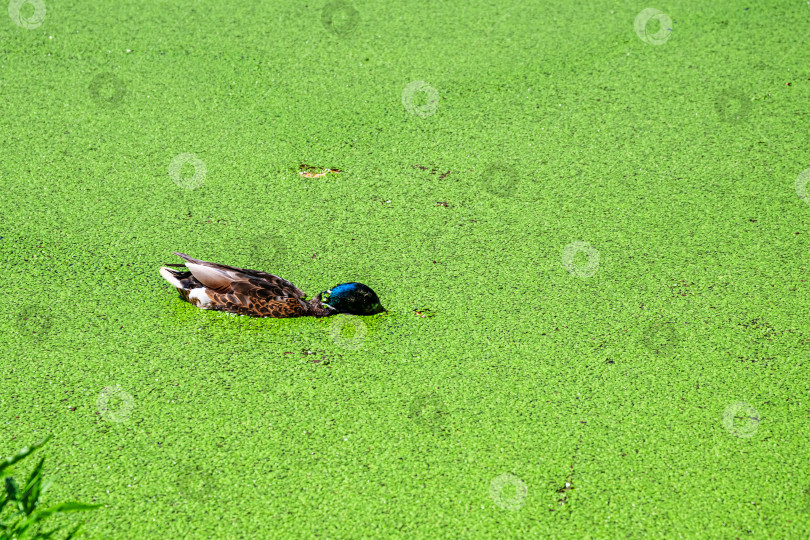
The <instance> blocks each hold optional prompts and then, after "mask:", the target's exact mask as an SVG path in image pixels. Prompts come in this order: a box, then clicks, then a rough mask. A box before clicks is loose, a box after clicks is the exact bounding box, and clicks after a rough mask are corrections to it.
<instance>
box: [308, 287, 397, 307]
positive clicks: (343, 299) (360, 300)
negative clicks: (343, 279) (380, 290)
mask: <svg viewBox="0 0 810 540" xmlns="http://www.w3.org/2000/svg"><path fill="white" fill-rule="evenodd" d="M321 301H322V302H323V303H324V304H328V305H330V306H332V307H333V308H335V309H336V310H338V311H339V312H340V313H349V314H351V315H375V314H377V313H382V312H383V311H386V309H385V308H384V307H382V305H381V304H380V299H379V298H378V297H377V293H375V292H374V291H372V290H371V287H368V286H366V285H363V284H362V283H341V284H340V285H337V286H335V287H332V288H331V289H329V290H328V291H326V292H323V293H321Z"/></svg>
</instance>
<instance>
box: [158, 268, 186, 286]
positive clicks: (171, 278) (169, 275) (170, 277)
mask: <svg viewBox="0 0 810 540" xmlns="http://www.w3.org/2000/svg"><path fill="white" fill-rule="evenodd" d="M175 274H176V270H172V269H171V268H166V267H165V266H161V267H160V275H161V276H163V279H165V280H166V281H168V282H169V283H171V284H172V286H174V287H177V288H178V289H183V288H184V287H183V284H182V283H180V280H179V279H177V277H176V276H175Z"/></svg>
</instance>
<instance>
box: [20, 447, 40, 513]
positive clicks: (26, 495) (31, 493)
mask: <svg viewBox="0 0 810 540" xmlns="http://www.w3.org/2000/svg"><path fill="white" fill-rule="evenodd" d="M44 464H45V457H44V456H43V457H42V459H40V460H39V463H37V466H36V467H34V470H33V471H31V474H30V475H29V476H28V481H27V482H26V483H25V491H24V492H23V495H22V497H21V498H20V500H21V501H22V504H23V508H24V509H25V513H26V514H28V515H31V514H32V513H33V512H34V510H36V508H37V505H38V504H39V501H40V497H41V494H42V489H41V488H42V466H43V465H44Z"/></svg>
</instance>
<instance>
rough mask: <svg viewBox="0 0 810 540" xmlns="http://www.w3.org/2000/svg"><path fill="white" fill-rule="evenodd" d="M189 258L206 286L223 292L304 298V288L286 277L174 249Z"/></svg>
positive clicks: (184, 257) (264, 296) (193, 273)
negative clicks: (220, 262) (208, 260)
mask: <svg viewBox="0 0 810 540" xmlns="http://www.w3.org/2000/svg"><path fill="white" fill-rule="evenodd" d="M174 254H175V255H177V256H178V257H182V258H183V259H185V261H186V267H187V268H188V269H189V271H190V272H191V274H192V275H193V276H194V277H195V278H196V279H197V280H199V281H200V283H202V284H203V285H205V287H206V288H208V289H211V290H213V291H215V292H218V293H221V294H236V295H239V296H246V297H251V296H255V297H258V298H266V299H269V298H280V299H283V298H304V297H305V296H306V294H305V293H304V291H302V290H301V289H299V288H298V287H296V286H295V285H293V284H292V283H290V282H289V281H287V280H286V279H284V278H280V277H278V276H274V275H273V274H268V273H267V272H261V271H259V270H248V269H245V268H236V267H235V266H228V265H225V264H216V263H210V262H207V261H202V260H200V259H195V258H194V257H189V256H188V255H186V254H184V253H178V252H176V251H175V252H174Z"/></svg>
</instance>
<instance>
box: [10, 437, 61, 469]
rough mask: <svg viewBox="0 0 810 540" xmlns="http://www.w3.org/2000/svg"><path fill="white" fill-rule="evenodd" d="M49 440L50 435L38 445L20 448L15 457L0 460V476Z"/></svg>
mask: <svg viewBox="0 0 810 540" xmlns="http://www.w3.org/2000/svg"><path fill="white" fill-rule="evenodd" d="M50 438H51V435H48V436H47V437H45V440H43V441H42V442H40V443H39V444H35V445H34V446H30V447H28V446H26V447H24V448H22V449H21V450H20V451H19V452H17V453H16V454H15V455H13V456H11V457H8V458H5V459H3V460H0V476H3V471H4V470H6V469H7V468H9V467H11V466H12V465H14V464H15V463H17V462H18V461H20V460H21V459H25V458H26V457H28V456H29V455H31V454H32V453H33V452H35V451H36V450H38V449H40V448H42V447H43V446H44V445H45V443H47V442H48V441H49V440H50Z"/></svg>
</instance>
